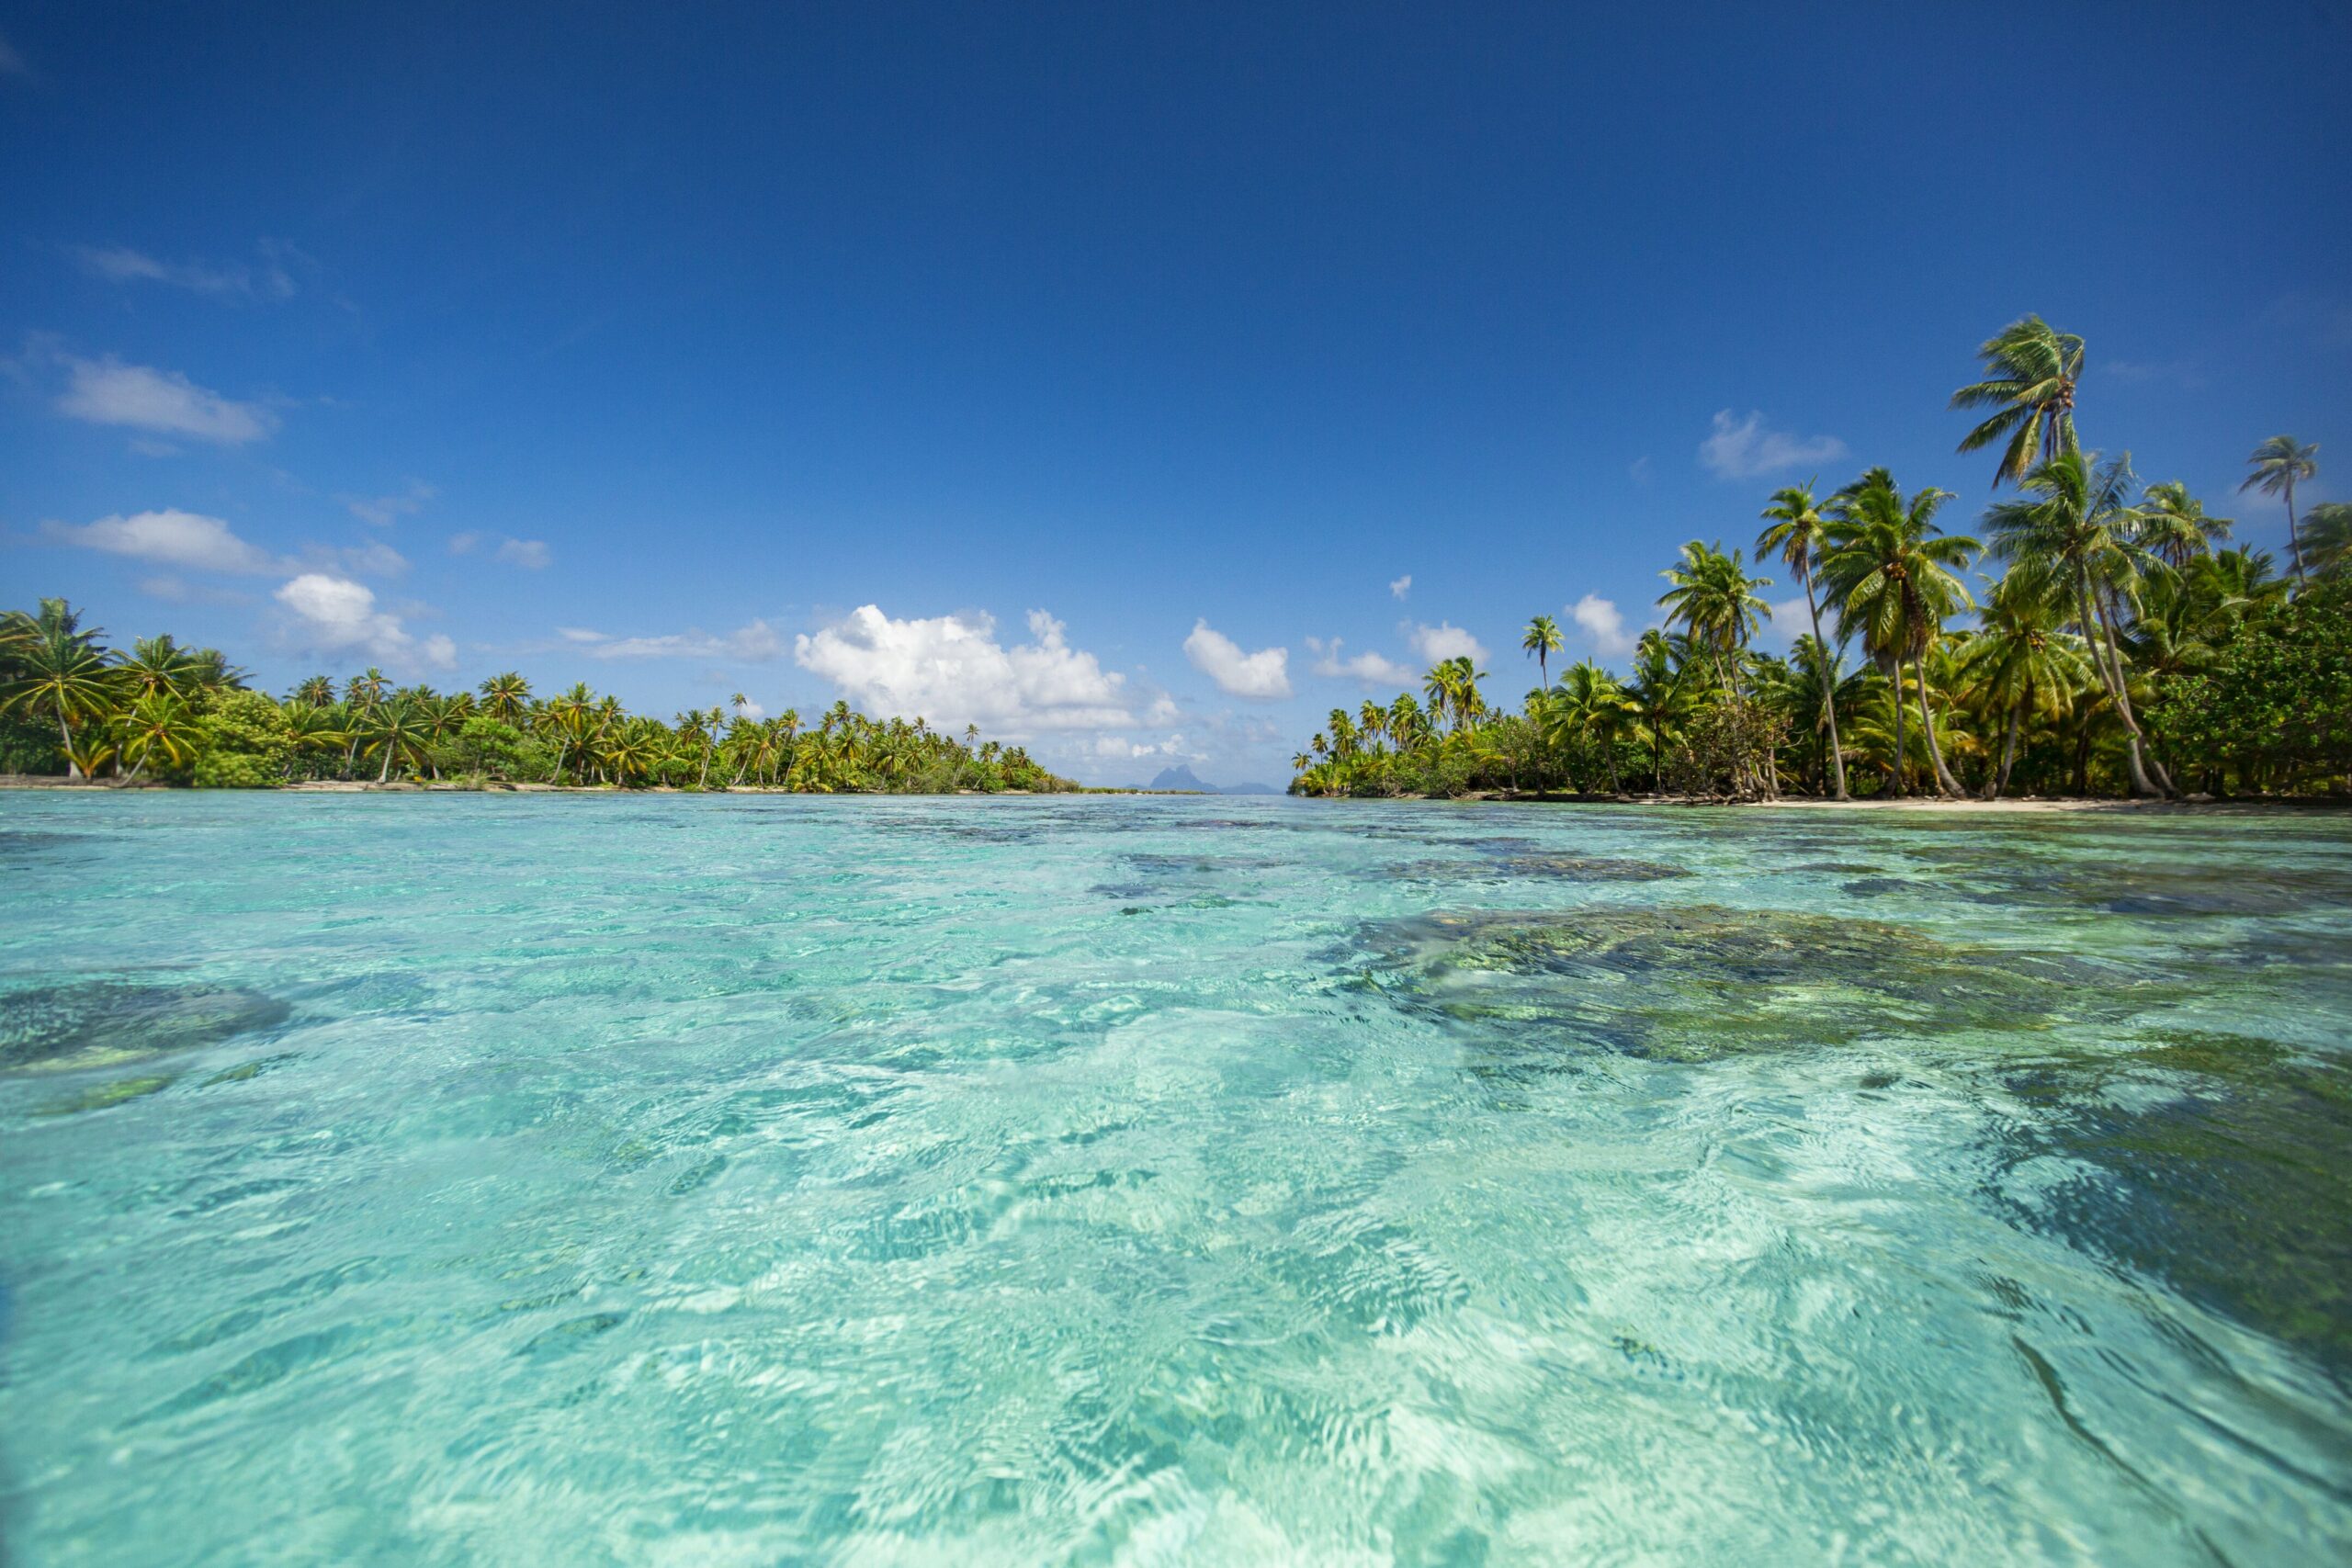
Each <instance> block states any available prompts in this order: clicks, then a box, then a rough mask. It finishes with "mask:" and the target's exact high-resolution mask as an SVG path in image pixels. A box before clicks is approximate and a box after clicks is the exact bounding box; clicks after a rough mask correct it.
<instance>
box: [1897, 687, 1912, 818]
mask: <svg viewBox="0 0 2352 1568" xmlns="http://www.w3.org/2000/svg"><path fill="white" fill-rule="evenodd" d="M1894 793H1895V794H1897V795H1908V794H1910V793H1911V791H1910V788H1909V787H1908V786H1907V785H1905V784H1904V782H1903V666H1902V665H1900V664H1897V665H1896V666H1895V667H1894Z"/></svg>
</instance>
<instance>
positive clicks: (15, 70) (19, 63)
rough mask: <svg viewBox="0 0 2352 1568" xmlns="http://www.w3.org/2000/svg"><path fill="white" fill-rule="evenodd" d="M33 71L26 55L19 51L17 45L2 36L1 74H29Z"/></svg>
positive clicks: (0, 45) (0, 52)
mask: <svg viewBox="0 0 2352 1568" xmlns="http://www.w3.org/2000/svg"><path fill="white" fill-rule="evenodd" d="M32 73H33V68H32V67H31V66H29V65H28V64H26V63H25V57H24V56H23V55H21V54H18V53H17V46H16V45H14V44H12V43H10V42H9V41H8V40H7V39H5V38H0V76H29V75H31V74H32Z"/></svg>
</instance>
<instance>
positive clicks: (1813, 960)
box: [1363, 904, 2152, 1061]
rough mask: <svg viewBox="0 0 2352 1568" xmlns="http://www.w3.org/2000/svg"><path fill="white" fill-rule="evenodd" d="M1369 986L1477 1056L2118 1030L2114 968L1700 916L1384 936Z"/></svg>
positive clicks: (1417, 927) (1594, 915)
mask: <svg viewBox="0 0 2352 1568" xmlns="http://www.w3.org/2000/svg"><path fill="white" fill-rule="evenodd" d="M1363 942H1364V943H1365V945H1367V946H1368V947H1370V948H1372V949H1373V950H1374V953H1375V954H1376V956H1375V957H1374V962H1373V964H1371V966H1370V968H1369V970H1368V971H1367V973H1366V976H1365V979H1366V983H1367V984H1368V985H1370V986H1372V987H1375V988H1377V989H1379V990H1381V991H1383V992H1385V993H1386V994H1387V995H1388V996H1389V997H1390V998H1391V999H1392V1000H1393V1001H1395V1002H1396V1003H1397V1005H1398V1006H1400V1007H1403V1008H1405V1009H1407V1010H1415V1011H1421V1012H1425V1013H1428V1014H1430V1015H1433V1016H1436V1017H1438V1018H1441V1019H1443V1020H1448V1021H1454V1022H1458V1023H1461V1024H1464V1025H1467V1026H1470V1029H1471V1032H1472V1034H1473V1036H1474V1038H1475V1039H1476V1042H1477V1043H1478V1044H1479V1046H1480V1048H1481V1049H1484V1050H1487V1051H1494V1050H1497V1049H1499V1048H1503V1047H1508V1048H1510V1049H1514V1050H1525V1049H1537V1050H1543V1051H1550V1052H1555V1053H1556V1052H1558V1051H1560V1050H1562V1049H1564V1048H1565V1049H1577V1048H1584V1049H1594V1048H1597V1049H1602V1050H1610V1051H1617V1052H1622V1053H1624V1054H1627V1055H1641V1056H1658V1057H1666V1058H1670V1059H1674V1060H1683V1061H1702V1060H1706V1059H1709V1058H1712V1057H1715V1056H1721V1055H1731V1054H1736V1053H1738V1052H1743V1051H1753V1050H1771V1049H1781V1048H1788V1047H1794V1046H1804V1045H1821V1044H1842V1043H1849V1042H1852V1041H1856V1040H1861V1039H1868V1038H1874V1037H1905V1036H1908V1037H1917V1036H1925V1035H1939V1034H1951V1033H1955V1032H1962V1031H1965V1030H1970V1029H1981V1030H1985V1031H1988V1032H1990V1031H1999V1032H2004V1033H2015V1032H2021V1031H2024V1032H2030V1031H2038V1030H2046V1029H2049V1028H2051V1027H2052V1026H2054V1025H2055V1024H2056V1023H2059V1022H2062V1021H2075V1020H2080V1019H2083V1018H2086V1017H2122V1016H2128V1015H2129V1014H2130V1013H2131V1012H2132V1011H2134V1010H2137V1008H2138V1007H2140V1006H2141V1005H2143V1004H2144V1003H2145V1001H2147V1000H2148V999H2150V998H2151V996H2152V992H2151V991H2150V988H2149V987H2148V985H2147V983H2146V982H2145V981H2144V980H2143V979H2141V978H2140V977H2139V976H2137V975H2136V974H2134V973H2133V972H2131V971H2129V970H2126V969H2124V968H2122V967H2121V966H2120V965H2116V964H2103V963H2100V962H2098V961H2094V960H2089V959H2082V958H2073V957H2064V956H2057V955H2052V954H2047V953H2033V952H2030V951H2019V950H2014V949H2007V948H1993V947H1981V946H1971V945H1960V944H1953V943H1947V942H1940V941H1939V940H1937V939H1936V938H1933V937H1930V936H1928V935H1927V934H1925V933H1923V932H1921V931H1915V930H1913V929H1911V928H1909V927H1905V926H1900V925H1894V924H1891V923H1888V922H1883V921H1874V920H1857V919H1849V918H1845V917H1840V916H1831V915H1815V914H1805V913H1800V912H1796V911H1792V910H1781V909H1735V908H1723V907H1720V906H1716V905H1709V904H1699V905H1685V906H1680V907H1674V908H1586V909H1572V910H1565V911H1558V912H1551V913H1453V914H1438V915H1430V916H1425V917H1419V918H1415V919H1405V920H1396V921H1387V922H1382V923H1380V924H1378V925H1375V926H1374V927H1371V928H1368V929H1367V930H1366V931H1365V933H1364V935H1363Z"/></svg>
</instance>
